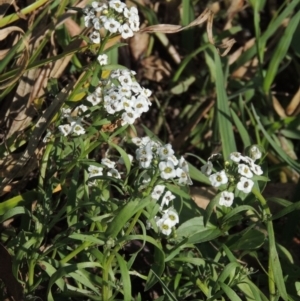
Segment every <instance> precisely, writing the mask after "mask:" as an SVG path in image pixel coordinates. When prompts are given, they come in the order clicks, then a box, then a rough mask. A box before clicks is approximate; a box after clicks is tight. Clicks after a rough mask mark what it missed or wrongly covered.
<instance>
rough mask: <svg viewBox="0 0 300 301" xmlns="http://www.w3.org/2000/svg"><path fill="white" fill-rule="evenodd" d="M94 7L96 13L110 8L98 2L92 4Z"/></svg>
mask: <svg viewBox="0 0 300 301" xmlns="http://www.w3.org/2000/svg"><path fill="white" fill-rule="evenodd" d="M92 7H93V9H94V10H95V11H96V12H101V11H103V10H105V9H108V6H107V5H106V4H105V3H101V2H98V1H93V2H92Z"/></svg>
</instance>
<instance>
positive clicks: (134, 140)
mask: <svg viewBox="0 0 300 301" xmlns="http://www.w3.org/2000/svg"><path fill="white" fill-rule="evenodd" d="M131 141H132V143H134V144H135V145H137V146H141V145H142V139H141V138H139V137H133V138H132V139H131Z"/></svg>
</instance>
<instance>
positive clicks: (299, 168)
mask: <svg viewBox="0 0 300 301" xmlns="http://www.w3.org/2000/svg"><path fill="white" fill-rule="evenodd" d="M251 106H252V111H253V115H254V117H255V119H256V122H257V124H258V127H259V128H260V130H261V131H262V133H263V134H264V136H265V138H266V139H267V140H268V141H269V143H270V144H271V145H272V147H273V148H274V150H275V151H276V152H277V154H278V155H279V156H280V157H281V158H282V159H283V160H284V161H285V162H286V163H287V164H288V165H289V166H290V167H291V168H293V169H295V170H296V171H297V172H300V164H299V163H298V162H296V161H295V160H293V159H292V158H291V157H289V156H288V155H287V154H286V153H285V152H284V150H283V149H282V148H281V147H279V146H278V145H277V144H276V142H275V141H274V140H273V139H272V137H271V136H270V135H269V134H268V132H267V131H266V130H265V128H264V127H263V125H262V123H261V122H260V118H259V116H258V114H257V113H256V111H255V108H254V106H253V104H252V105H251Z"/></svg>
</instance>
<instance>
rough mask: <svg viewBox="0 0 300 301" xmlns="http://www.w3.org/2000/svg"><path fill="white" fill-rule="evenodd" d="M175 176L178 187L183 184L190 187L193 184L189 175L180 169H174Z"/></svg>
mask: <svg viewBox="0 0 300 301" xmlns="http://www.w3.org/2000/svg"><path fill="white" fill-rule="evenodd" d="M176 176H177V177H178V178H179V180H178V184H179V185H185V184H188V185H192V184H193V182H192V180H191V178H190V176H189V174H188V173H186V172H185V171H184V170H183V169H181V168H177V169H176Z"/></svg>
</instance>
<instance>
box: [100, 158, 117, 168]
mask: <svg viewBox="0 0 300 301" xmlns="http://www.w3.org/2000/svg"><path fill="white" fill-rule="evenodd" d="M101 164H103V165H105V166H106V167H108V168H115V164H116V162H114V161H111V160H109V159H108V158H103V159H102V160H101Z"/></svg>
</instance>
